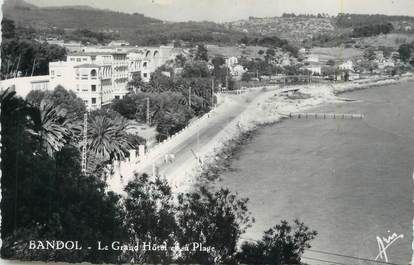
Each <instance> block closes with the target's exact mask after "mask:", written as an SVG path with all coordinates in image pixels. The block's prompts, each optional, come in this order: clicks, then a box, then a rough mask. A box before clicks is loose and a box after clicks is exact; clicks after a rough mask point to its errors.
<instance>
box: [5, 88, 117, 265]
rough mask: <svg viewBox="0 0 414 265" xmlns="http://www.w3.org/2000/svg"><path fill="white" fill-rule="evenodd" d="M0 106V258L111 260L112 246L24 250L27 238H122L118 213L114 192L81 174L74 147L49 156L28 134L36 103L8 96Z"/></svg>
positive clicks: (86, 241)
mask: <svg viewBox="0 0 414 265" xmlns="http://www.w3.org/2000/svg"><path fill="white" fill-rule="evenodd" d="M1 109H2V115H1V116H0V118H1V123H2V125H3V128H2V131H1V134H2V138H1V140H2V145H3V146H2V153H1V161H2V173H3V175H2V178H1V185H2V201H1V212H2V224H1V237H2V242H3V244H2V248H1V255H2V257H3V258H12V259H23V260H34V261H51V260H53V261H66V262H84V261H89V262H94V263H102V262H105V263H115V262H116V261H117V255H116V254H117V253H114V252H113V251H108V252H107V251H105V253H104V252H102V251H97V250H87V249H86V248H84V249H83V250H80V251H79V250H78V251H74V250H49V251H42V252H38V251H30V250H28V248H27V243H28V241H29V240H50V239H60V240H63V241H69V240H78V241H80V242H82V243H83V244H85V245H88V244H90V245H93V244H96V238H100V240H101V241H102V242H105V243H109V242H112V241H113V240H114V239H116V240H120V241H122V240H123V237H124V231H123V226H122V219H123V217H122V216H123V213H122V210H121V208H120V207H118V203H119V199H120V198H119V196H116V195H114V194H113V193H106V192H105V183H103V182H102V181H100V180H99V179H98V178H97V177H95V176H89V177H86V176H83V175H82V174H81V166H80V154H79V150H78V149H77V147H75V146H71V145H65V146H64V147H63V148H61V149H60V150H59V151H56V152H55V153H54V156H53V157H51V156H50V155H48V154H47V153H46V151H45V150H44V148H43V146H42V145H39V137H37V136H36V135H33V134H32V133H28V131H30V130H37V129H39V130H40V129H42V128H40V127H38V126H37V122H38V120H40V118H39V117H36V116H40V114H39V113H37V114H36V110H35V109H36V107H33V106H30V105H27V103H26V102H25V101H24V100H22V99H21V98H19V97H9V96H8V97H6V98H5V99H4V100H2V105H1ZM37 111H38V112H39V110H37ZM35 125H36V126H35ZM38 134H39V135H40V132H38Z"/></svg>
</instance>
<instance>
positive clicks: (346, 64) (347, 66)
mask: <svg viewBox="0 0 414 265" xmlns="http://www.w3.org/2000/svg"><path fill="white" fill-rule="evenodd" d="M338 69H339V70H348V71H354V63H353V62H352V61H351V60H348V61H346V62H343V63H342V64H340V65H338Z"/></svg>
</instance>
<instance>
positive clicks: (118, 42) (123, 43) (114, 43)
mask: <svg viewBox="0 0 414 265" xmlns="http://www.w3.org/2000/svg"><path fill="white" fill-rule="evenodd" d="M108 46H109V47H118V46H129V42H127V41H125V40H114V41H111V42H110V43H108Z"/></svg>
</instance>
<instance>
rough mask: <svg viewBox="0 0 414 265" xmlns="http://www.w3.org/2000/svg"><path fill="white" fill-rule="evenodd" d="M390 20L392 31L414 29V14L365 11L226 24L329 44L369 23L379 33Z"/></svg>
mask: <svg viewBox="0 0 414 265" xmlns="http://www.w3.org/2000/svg"><path fill="white" fill-rule="evenodd" d="M387 23H390V24H391V25H392V27H391V28H392V29H391V30H392V32H399V33H408V34H411V33H413V32H414V17H407V16H386V15H361V14H339V15H338V16H336V17H330V16H327V15H323V14H318V15H317V16H315V15H295V14H284V15H283V16H282V17H266V18H256V17H250V18H249V19H246V20H239V21H234V22H228V23H225V26H226V27H227V28H228V29H232V30H237V31H239V32H244V33H246V34H247V33H257V34H263V35H266V36H271V35H276V36H278V37H280V38H284V39H287V40H289V41H290V42H292V43H295V44H297V45H300V44H301V43H303V41H304V40H306V41H308V42H309V40H314V41H315V40H317V42H315V43H316V44H317V45H320V44H321V43H320V40H321V39H322V40H323V42H325V43H328V45H329V46H337V45H339V44H340V43H344V42H346V41H347V40H350V39H351V37H355V36H352V35H355V32H358V30H359V31H361V27H362V29H363V27H364V26H365V27H366V30H368V33H369V34H371V35H378V33H375V32H374V31H373V28H375V26H376V25H381V24H387ZM370 27H372V29H371V28H370ZM386 33H388V32H386ZM369 34H368V35H369Z"/></svg>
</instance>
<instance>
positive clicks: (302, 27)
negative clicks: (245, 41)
mask: <svg viewBox="0 0 414 265" xmlns="http://www.w3.org/2000/svg"><path fill="white" fill-rule="evenodd" d="M225 25H226V26H227V28H229V29H233V30H237V31H240V32H245V33H259V34H263V35H267V36H271V35H276V36H279V37H280V38H284V39H288V40H289V41H292V42H294V43H300V42H302V41H303V40H304V39H306V38H312V37H313V36H315V35H319V34H329V33H334V32H335V31H336V30H337V27H336V26H335V21H334V20H333V19H332V18H328V17H323V18H315V17H299V16H298V17H268V18H256V17H250V18H249V19H248V20H239V21H234V22H229V23H226V24H225Z"/></svg>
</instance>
